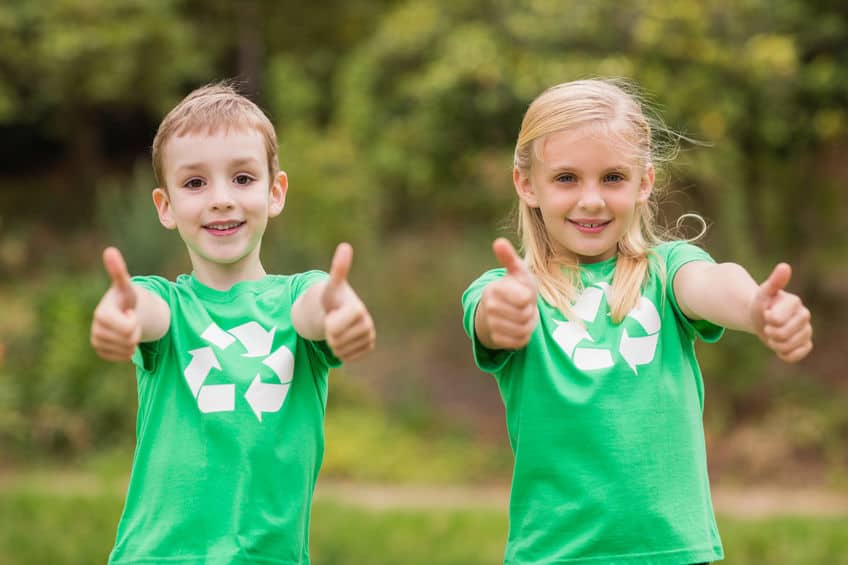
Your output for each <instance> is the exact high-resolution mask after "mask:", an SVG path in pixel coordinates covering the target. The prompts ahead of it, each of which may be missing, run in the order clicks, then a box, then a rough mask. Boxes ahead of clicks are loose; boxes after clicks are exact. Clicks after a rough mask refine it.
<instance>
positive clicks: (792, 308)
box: [673, 261, 813, 362]
mask: <svg viewBox="0 0 848 565" xmlns="http://www.w3.org/2000/svg"><path fill="white" fill-rule="evenodd" d="M791 276H792V270H791V268H790V267H789V265H787V264H785V263H781V264H779V265H777V267H775V269H774V271H773V272H772V273H771V275H770V276H769V277H768V279H766V281H765V282H764V283H762V284H760V285H758V284H757V283H756V281H754V279H753V278H752V277H751V275H750V274H748V271H746V270H745V269H744V268H743V267H742V266H740V265H737V264H736V263H719V264H713V263H708V262H705V261H693V262H691V263H687V264H686V265H684V266H683V267H681V268H680V270H679V271H677V275H676V276H675V277H674V281H673V288H674V295H675V297H676V298H677V304H678V306H679V307H680V310H681V311H682V312H683V314H685V315H686V316H687V317H688V318H690V319H692V320H707V321H709V322H712V323H714V324H717V325H720V326H723V327H726V328H729V329H733V330H742V331H745V332H748V333H752V334H755V335H757V336H758V337H759V338H760V340H762V342H763V343H764V344H765V345H766V346H768V347H769V348H770V349H771V350H773V351H774V352H775V353H776V354H777V356H778V357H780V358H781V359H783V360H784V361H788V362H795V361H799V360H801V359H803V358H804V357H805V356H806V355H807V354H808V353H809V352H810V350H811V349H812V347H813V343H812V335H813V330H812V326H811V325H810V311H809V310H808V309H807V308H806V307H805V306H804V304H803V303H802V302H801V299H800V298H799V297H798V296H796V295H794V294H792V293H789V292H786V291H785V290H783V289H784V288H785V287H786V285H787V284H788V283H789V279H790V277H791Z"/></svg>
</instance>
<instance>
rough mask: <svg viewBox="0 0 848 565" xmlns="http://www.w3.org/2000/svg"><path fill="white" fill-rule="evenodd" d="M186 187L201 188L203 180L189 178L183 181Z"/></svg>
mask: <svg viewBox="0 0 848 565" xmlns="http://www.w3.org/2000/svg"><path fill="white" fill-rule="evenodd" d="M183 186H184V187H185V188H201V187H202V186H203V181H202V180H201V179H188V180H187V181H185V182H184V183H183Z"/></svg>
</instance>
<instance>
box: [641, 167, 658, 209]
mask: <svg viewBox="0 0 848 565" xmlns="http://www.w3.org/2000/svg"><path fill="white" fill-rule="evenodd" d="M655 176H656V171H654V165H653V163H648V166H647V167H645V172H644V173H643V174H642V181H641V183H640V184H639V194H637V195H636V201H637V202H638V203H639V204H644V203H645V202H647V201H648V198H650V197H651V192H653V190H654V178H655Z"/></svg>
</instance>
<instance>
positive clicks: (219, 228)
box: [203, 220, 246, 235]
mask: <svg viewBox="0 0 848 565" xmlns="http://www.w3.org/2000/svg"><path fill="white" fill-rule="evenodd" d="M245 223H246V222H245V221H243V220H226V221H218V222H209V223H208V224H203V229H205V230H206V231H207V232H209V233H211V234H212V235H230V234H233V233H235V232H236V231H238V229H239V228H240V227H241V226H243V225H244V224H245Z"/></svg>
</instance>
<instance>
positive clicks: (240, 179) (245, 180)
mask: <svg viewBox="0 0 848 565" xmlns="http://www.w3.org/2000/svg"><path fill="white" fill-rule="evenodd" d="M233 180H234V181H235V183H236V184H242V185H244V184H250V183H251V182H253V177H252V176H250V175H244V174H242V175H236V177H235V178H234V179H233Z"/></svg>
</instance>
